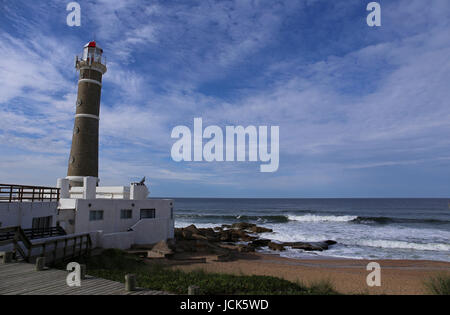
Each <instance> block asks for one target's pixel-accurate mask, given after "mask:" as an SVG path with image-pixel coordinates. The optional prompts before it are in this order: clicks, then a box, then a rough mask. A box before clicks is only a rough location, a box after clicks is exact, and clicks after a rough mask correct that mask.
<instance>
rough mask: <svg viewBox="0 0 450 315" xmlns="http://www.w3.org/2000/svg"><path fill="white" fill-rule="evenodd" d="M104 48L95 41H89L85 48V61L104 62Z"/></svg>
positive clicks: (90, 62) (83, 58)
mask: <svg viewBox="0 0 450 315" xmlns="http://www.w3.org/2000/svg"><path fill="white" fill-rule="evenodd" d="M102 55H103V49H101V48H100V47H99V46H98V45H97V43H96V42H95V41H92V42H89V43H87V44H86V45H85V46H84V49H83V57H82V60H83V61H87V62H88V64H92V63H93V62H97V63H102Z"/></svg>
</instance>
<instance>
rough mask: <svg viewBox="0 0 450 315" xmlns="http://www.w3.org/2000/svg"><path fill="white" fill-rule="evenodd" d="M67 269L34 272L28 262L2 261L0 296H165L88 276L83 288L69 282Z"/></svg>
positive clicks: (82, 285)
mask: <svg viewBox="0 0 450 315" xmlns="http://www.w3.org/2000/svg"><path fill="white" fill-rule="evenodd" d="M67 275H68V272H66V271H62V270H56V269H47V270H45V271H35V266H34V265H32V264H27V263H11V264H0V295H166V294H167V293H165V292H160V291H151V290H146V289H138V290H137V291H134V292H126V291H125V289H124V288H125V286H124V284H123V283H119V282H114V281H110V280H105V279H100V278H95V277H90V276H86V279H85V280H82V281H81V287H73V288H71V287H69V286H68V285H67V284H66V277H67Z"/></svg>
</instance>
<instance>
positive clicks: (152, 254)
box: [147, 241, 174, 258]
mask: <svg viewBox="0 0 450 315" xmlns="http://www.w3.org/2000/svg"><path fill="white" fill-rule="evenodd" d="M172 248H174V244H172V243H171V242H170V241H161V242H159V243H158V244H156V245H155V246H153V248H152V250H151V251H149V252H148V254H147V257H149V258H167V257H170V256H172V255H173V254H174V251H173V250H172Z"/></svg>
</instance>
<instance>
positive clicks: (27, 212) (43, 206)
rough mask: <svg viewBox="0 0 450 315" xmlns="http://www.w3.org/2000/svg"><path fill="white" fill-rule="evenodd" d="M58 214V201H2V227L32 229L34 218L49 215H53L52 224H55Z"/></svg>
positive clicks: (0, 205)
mask: <svg viewBox="0 0 450 315" xmlns="http://www.w3.org/2000/svg"><path fill="white" fill-rule="evenodd" d="M57 215H58V203H57V202H12V203H0V222H1V227H7V226H21V227H22V229H31V228H32V223H33V218H39V217H49V216H52V217H53V221H52V226H55V225H56V218H57Z"/></svg>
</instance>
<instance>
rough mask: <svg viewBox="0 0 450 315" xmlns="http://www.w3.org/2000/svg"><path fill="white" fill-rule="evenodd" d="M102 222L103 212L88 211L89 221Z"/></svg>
mask: <svg viewBox="0 0 450 315" xmlns="http://www.w3.org/2000/svg"><path fill="white" fill-rule="evenodd" d="M102 220H103V210H92V211H89V221H102Z"/></svg>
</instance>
